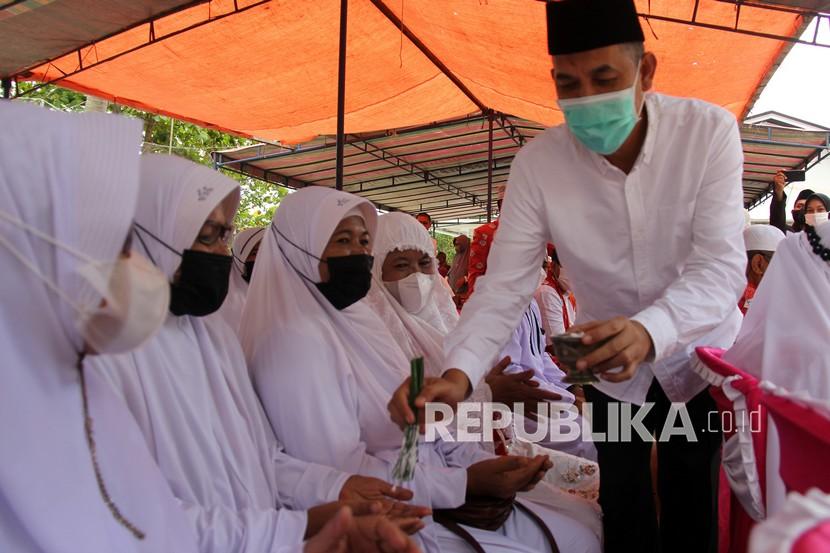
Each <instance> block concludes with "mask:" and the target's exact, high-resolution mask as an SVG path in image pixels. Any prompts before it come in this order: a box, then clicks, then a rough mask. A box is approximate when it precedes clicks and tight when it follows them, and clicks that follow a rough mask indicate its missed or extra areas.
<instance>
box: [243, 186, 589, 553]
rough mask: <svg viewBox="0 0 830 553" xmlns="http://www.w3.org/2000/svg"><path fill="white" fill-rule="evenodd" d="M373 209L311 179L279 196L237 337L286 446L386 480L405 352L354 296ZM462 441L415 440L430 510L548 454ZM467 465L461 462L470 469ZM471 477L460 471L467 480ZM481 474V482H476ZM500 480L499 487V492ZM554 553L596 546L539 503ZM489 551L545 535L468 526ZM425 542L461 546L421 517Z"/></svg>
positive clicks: (511, 521)
mask: <svg viewBox="0 0 830 553" xmlns="http://www.w3.org/2000/svg"><path fill="white" fill-rule="evenodd" d="M376 218H377V215H376V212H375V210H374V208H373V207H372V205H371V204H370V203H369V202H368V201H366V200H364V199H361V198H359V197H357V196H354V195H351V194H347V193H345V192H339V191H335V190H332V189H327V188H318V187H310V188H305V189H302V190H299V191H297V192H295V193H294V194H292V195H290V196H288V197H287V198H285V199H284V200H283V201H282V203H281V205H280V207H279V208H278V209H277V212H276V214H275V215H274V221H273V222H272V224H271V228H270V229H269V232H268V234H267V236H266V237H265V239H264V241H263V243H262V246H261V248H260V252H259V254H258V258H257V266H258V268H257V271H256V274H255V275H254V278H253V281H252V283H251V290H250V292H249V293H250V295H249V300H250V301H248V302H247V304H246V308H245V313H244V314H243V319H242V326H241V335H242V341H243V347H244V350H245V353H246V356H247V358H248V361H249V366H250V368H251V371H252V375H253V377H254V381H255V385H256V387H257V391H258V393H259V396H260V397H261V398H262V401H263V405H264V407H265V409H266V412H267V413H268V415H269V419H270V421H271V424H272V425H273V426H274V428H275V430H276V431H277V433H278V434H279V435H280V437H281V438H282V440H283V443H284V444H285V447H286V451H287V452H288V453H290V454H292V455H295V456H297V457H300V458H303V459H305V460H307V461H310V462H317V463H321V464H328V465H330V466H333V467H337V468H339V469H341V470H344V471H350V472H356V473H359V474H363V475H368V476H375V477H378V478H381V479H386V480H389V479H391V475H392V470H393V466H394V464H395V461H396V459H397V457H398V454H399V452H400V447H401V439H402V434H401V432H400V430H399V429H398V428H397V427H396V426H395V425H394V424H393V423H392V422H391V421H390V420H389V417H388V413H387V410H386V402H387V400H388V396H389V394H390V393H391V392H392V391H393V390H394V389H395V387H396V386H397V383H398V382H399V381H400V380H401V378H403V377H405V376H406V375H407V373H408V367H409V359H408V357H407V356H406V354H404V352H403V351H402V350H401V349H400V348H399V347H398V346H397V345H396V343H395V339H394V338H393V337H392V335H390V334H389V332H388V331H387V329H386V328H385V326H384V323H383V321H382V320H381V319H380V318H378V316H377V315H376V314H375V313H374V311H372V309H371V308H370V307H369V306H368V305H366V304H365V303H364V302H362V301H360V300H361V299H362V298H363V297H364V296H365V295H366V293H367V292H368V290H369V288H370V284H371V264H372V258H371V256H370V255H369V252H371V236H372V234H373V232H374V230H375V223H376ZM466 445H471V444H453V446H452V447H451V446H450V444H446V443H443V442H440V441H439V442H436V443H424V442H421V443H420V445H419V449H418V464H417V466H416V469H415V475H414V479H413V480H412V481H411V482H409V483H408V485H410V486H411V488H412V490H413V492H414V494H415V501H416V502H418V503H421V504H425V505H429V506H431V507H433V508H449V509H452V508H455V507H458V506H459V505H461V504H463V503H464V501H465V497H466V495H467V492H468V486H469V487H470V489H472V490H473V493H476V492H478V493H480V494H482V495H491V494H492V495H495V492H494V491H493V489H492V488H490V486H491V485H497V483H498V482H505V489H507V488H509V489H510V491H511V492H512V493H515V491H517V490H518V489H521V488H523V487H527V486H532V485H534V484H535V483H536V482H537V481H538V479H539V478H541V477H542V475H543V473H544V470H546V469H547V468H548V465H546V464H545V459H543V458H534V459H517V458H515V457H513V458H511V457H505V458H495V459H494V458H493V457H492V456H491V455H490V454H488V453H486V452H484V451H483V450H481V448H478V447H470V448H466V451H464V452H461V451H458V450H460V449H462V448H460V447H456V446H466ZM466 467H470V469H469V470H468V469H467V468H466ZM468 476H469V479H468ZM482 480H483V482H482ZM503 492H504V490H502V493H503ZM540 516H542V517H543V518H544V520H545V522H547V524H548V526H549V527H551V529H552V530H553V534H554V535H555V536H556V539H557V541H558V542H559V545H560V547H561V548H562V550H563V551H596V550H597V549H595V548H594V547H593V546H594V544H596V540H595V539H594V538H593V536H590V535H589V532H588V531H587V530H585V531H584V533H582V534H579V533H578V532H576V533H573V532H572V533H569V532H568V528H570V527H571V526H572V525H573V522H572V521H570V520H569V519H567V518H565V517H561V516H559V515H556V514H555V513H551V512H545V513H540ZM465 529H466V530H468V531H469V533H470V534H472V535H473V537H474V538H475V539H476V540H477V541H478V542H479V543H480V544H481V545H482V546H483V547H484V548H485V550H487V551H540V550H541V551H544V550H546V549H547V544H546V541H545V538H544V535H543V534H542V532H541V531H540V530H539V528H538V527H536V526H535V524H534V523H533V522H532V521H531V520H530V519H529V518H528V516H527V515H525V514H520V513H517V512H516V511H513V514H512V515H510V517H509V518H508V519H507V522H505V523H504V525H503V526H502V527H501V528H500V529H499V530H497V531H486V530H478V529H474V528H465ZM419 537H420V539H421V543H422V545H423V547H424V548H425V550H426V551H432V552H436V551H466V550H468V549H467V547H468V545H467V543H466V542H465V541H463V540H461V539H460V538H458V537H456V536H455V535H454V534H452V533H450V532H449V531H447V530H445V529H444V528H441V527H439V526H438V525H436V524H429V525H427V527H426V528H425V529H424V530H422V531H421V532H420V533H419Z"/></svg>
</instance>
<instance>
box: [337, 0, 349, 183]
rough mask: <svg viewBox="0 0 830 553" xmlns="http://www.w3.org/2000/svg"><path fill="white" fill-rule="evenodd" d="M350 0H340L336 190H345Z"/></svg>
mask: <svg viewBox="0 0 830 553" xmlns="http://www.w3.org/2000/svg"><path fill="white" fill-rule="evenodd" d="M348 8H349V0H340V52H339V54H338V55H339V59H338V69H337V168H336V172H335V188H337V190H343V152H344V146H345V142H346V133H345V130H344V129H345V124H344V123H345V122H344V119H345V116H346V34H347V31H348V29H347V21H348V13H347V12H348Z"/></svg>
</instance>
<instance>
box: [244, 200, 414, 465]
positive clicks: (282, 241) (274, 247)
mask: <svg viewBox="0 0 830 553" xmlns="http://www.w3.org/2000/svg"><path fill="white" fill-rule="evenodd" d="M355 207H356V208H358V209H360V211H361V213H362V215H363V220H364V223H365V225H366V228H367V230H368V231H369V234H370V235H372V236H374V234H375V227H376V222H377V213H376V212H375V209H374V207H373V206H372V204H371V203H369V202H368V201H367V200H364V199H362V198H360V197H358V196H355V195H352V194H348V193H346V192H339V191H336V190H332V189H330V188H323V187H309V188H304V189H302V190H298V191H297V192H295V193H293V194H291V195H289V196H287V197H286V198H284V199H283V200H282V202H281V203H280V206H279V208H277V211H276V213H275V214H274V220H273V222H272V223H271V227H270V228H269V230H268V233H267V234H266V236H265V239H264V240H263V241H262V244H261V245H260V248H259V253H258V254H257V269H256V271H255V274H254V276H253V278H252V279H251V286H250V288H249V290H248V301H247V302H246V305H245V310H244V313H243V315H242V324H241V326H240V335H241V338H242V346H243V350H244V351H245V357H246V358H247V360H248V365H249V368H250V370H251V374H252V375H253V377H254V381H255V383H256V385H257V388H258V390H259V392H260V397H262V401H263V404H264V405H265V407H266V410H267V411H268V414H269V416H270V418H271V423H272V424H273V425H274V427H275V430H276V432H277V433H278V435H279V436H280V439H281V440H282V441H283V442H284V443H285V445H286V449H287V451H288V452H289V453H291V452H292V441H293V439H292V438H293V437H292V436H289V435H283V434H284V433H283V432H282V430H281V429H282V428H283V424H282V422H283V421H279V420H275V416H274V412H273V410H271V409H269V405H270V404H271V403H272V402H271V401H270V400H271V398H269V397H267V395H265V394H263V388H262V385H261V384H262V383H263V381H265V380H266V379H268V380H269V382H276V380H279V381H280V382H284V383H285V384H286V385H289V383H291V382H292V380H293V379H294V377H295V375H296V372H297V371H298V370H300V369H299V367H301V366H302V367H315V366H318V365H319V366H320V367H321V368H323V367H326V368H328V367H331V366H332V365H334V366H336V367H341V368H344V369H347V370H350V371H352V372H354V373H355V374H356V376H357V377H358V378H360V379H361V381H362V382H363V383H364V388H365V390H370V391H371V393H368V394H367V395H366V397H365V400H364V401H363V402H361V410H360V411H361V412H360V426H361V430H363V431H364V432H365V433H367V434H370V435H371V436H372V437H373V440H372V443H371V444H370V447H372V448H373V449H388V448H395V449H397V448H398V447H400V440H401V433H400V431H399V430H398V428H397V427H396V426H395V425H394V424H393V423H392V422H391V421H390V420H389V415H388V411H387V409H386V403H387V402H388V401H389V397H390V394H391V392H392V391H393V390H395V389H396V388H397V386H398V385H399V384H400V383H401V382H402V381H403V379H404V378H406V377H407V376H408V375H409V359H407V358H406V357H405V356H404V355H403V352H401V350H400V349H399V348H395V347H390V342H391V337H390V336H389V333H388V332H387V331H386V329H385V328H384V327H383V325H382V324H381V322H380V320H379V319H378V317H377V316H376V315H375V314H374V312H373V311H372V310H371V309H370V308H369V307H368V306H367V305H366V304H365V303H364V302H363V301H359V302H357V303H355V304H352V305H350V306H349V307H347V308H345V309H343V310H342V311H338V310H337V309H335V308H334V306H332V305H331V303H330V302H329V301H328V300H327V299H326V298H325V297H324V296H323V294H322V293H321V292H320V291H319V290H318V289H317V287H316V286H315V285H314V284H313V283H318V282H320V271H319V260H318V258H319V257H321V256H322V254H323V251H324V250H325V248H326V245H327V244H328V241H329V239H330V238H331V235H332V233H333V232H334V230H335V228H337V225H338V224H339V223H340V221H341V220H342V219H343V218H345V217H346V216H348V215H349V212H350V211H351V210H352V209H354V208H355ZM309 254H310V255H309ZM314 256H316V257H314ZM310 340H311V342H313V345H312V343H310ZM332 357H333V358H332ZM380 367H382V368H383V370H379V368H380ZM303 370H306V369H303ZM271 378H274V379H276V380H271ZM283 379H285V380H283ZM334 385H335V383H332V386H334ZM284 403H285V404H287V402H284ZM313 407H315V406H314V405H309V408H313ZM286 415H287V416H288V417H289V420H290V419H294V418H295V417H298V416H300V417H301V416H302V414H301V413H291V414H288V413H286ZM285 423H286V424H288V425H290V422H289V421H285ZM301 438H302V439H303V440H307V439H308V437H307V436H305V437H301ZM370 452H371V451H370ZM307 460H309V461H318V459H307Z"/></svg>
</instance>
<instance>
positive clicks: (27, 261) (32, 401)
mask: <svg viewBox="0 0 830 553" xmlns="http://www.w3.org/2000/svg"><path fill="white" fill-rule="evenodd" d="M0 121H2V122H3V130H2V132H0V215H2V216H0V267H3V277H2V280H3V283H2V286H0V305H2V310H0V351H2V352H3V363H2V369H1V370H2V374H3V384H2V386H0V444H2V446H1V447H2V452H3V453H2V455H3V459H2V462H0V550H2V551H8V552H14V553H25V552H32V553H35V552H37V553H41V552H44V551H48V552H50V553H59V552H78V551H82V552H83V553H99V552H100V553H112V552H115V551H117V552H119V553H122V552H123V553H129V552H142V551H146V552H148V553H157V552H160V551H176V552H183V553H187V552H195V551H196V536H195V534H194V533H193V531H192V528H191V527H190V525H189V523H188V521H187V519H186V518H185V516H184V513H183V512H182V510H181V508H180V507H179V505H178V503H177V502H176V499H175V498H174V496H173V494H172V493H171V490H170V487H169V486H168V484H167V482H166V480H165V479H164V477H163V476H162V474H161V473H160V472H159V470H158V467H157V466H156V464H155V462H154V460H153V458H152V457H151V455H150V453H149V451H148V450H147V445H146V443H145V442H144V439H143V437H142V436H141V433H140V432H139V430H138V428H136V425H135V422H134V421H133V420H132V417H131V416H130V413H129V412H128V411H127V409H126V407H125V406H124V404H123V402H122V401H121V400H120V399H119V398H118V397H117V396H116V395H115V394H113V393H112V391H111V390H110V389H109V388H108V387H107V386H105V385H102V384H103V383H101V382H100V381H99V380H98V379H97V378H96V375H94V374H93V371H91V370H89V368H88V367H89V364H88V362H89V360H90V359H92V358H93V357H94V356H92V355H90V356H87V358H86V360H85V361H84V363H83V365H84V369H83V371H84V375H85V380H86V386H85V392H86V398H87V400H88V407H89V416H90V419H89V420H90V421H91V425H92V427H91V434H92V436H93V438H94V443H95V448H94V460H95V462H97V466H98V469H99V474H100V477H101V479H102V485H103V486H104V488H105V490H106V492H107V494H108V496H109V498H110V499H111V500H112V502H113V508H112V509H110V508H109V507H108V506H107V504H106V502H105V498H104V497H103V490H102V489H99V483H98V482H97V481H96V473H95V469H94V465H93V462H94V461H93V452H92V451H91V448H90V447H89V446H88V445H87V438H86V436H85V431H84V424H85V421H84V413H83V400H82V382H81V372H80V371H79V370H78V368H76V364H77V362H78V357H79V352H81V351H82V350H83V349H84V339H83V337H82V333H81V330H80V325H79V320H78V317H79V315H78V313H77V312H76V311H75V308H74V307H72V306H71V305H70V302H73V303H75V304H76V305H77V306H79V307H82V308H84V309H94V308H97V306H98V305H99V304H100V302H101V299H102V296H101V294H100V293H98V292H96V291H95V290H94V289H93V288H92V287H91V286H90V285H89V284H88V283H87V282H86V281H84V280H83V279H82V278H80V277H79V273H78V271H79V269H81V267H82V266H84V265H86V264H87V263H88V261H85V260H83V259H81V258H80V256H83V257H88V258H92V259H94V260H97V261H98V262H100V263H102V264H109V263H112V262H114V261H115V260H116V259H117V258H118V256H119V252H120V251H121V250H122V248H123V246H124V243H125V240H126V238H127V236H128V235H129V232H130V225H131V223H132V219H133V215H134V212H135V205H136V195H137V191H138V152H139V149H140V145H141V125H140V124H139V123H138V122H137V121H136V120H130V119H127V118H122V117H116V116H113V115H107V114H101V113H85V114H68V113H60V112H50V111H47V110H45V109H41V108H38V107H35V106H32V105H30V104H26V103H24V102H8V101H0ZM9 217H11V218H12V219H14V220H16V221H21V222H22V224H23V225H28V226H30V227H32V228H30V229H28V230H27V229H25V228H23V227H22V225H21V224H19V223H16V222H11V221H10V220H9ZM38 233H43V234H42V235H40V236H38ZM50 237H51V238H50ZM51 240H55V241H57V242H59V243H60V244H62V245H63V246H56V245H55V244H52V243H50V241H51ZM70 251H74V252H76V253H77V254H80V256H79V255H76V254H75V253H70ZM13 252H16V254H17V255H15V253H13ZM18 256H19V257H18ZM27 265H28V267H27ZM38 274H39V275H40V276H38ZM46 282H49V283H50V284H51V285H52V286H55V287H56V288H57V289H58V290H59V291H60V293H57V292H56V291H55V290H54V289H52V288H51V287H50V285H47V284H46ZM115 510H117V511H115ZM116 512H117V513H120V515H121V516H122V517H123V519H124V520H123V522H121V521H119V520H116ZM128 525H130V526H131V527H132V528H133V530H131V529H130V528H128ZM140 534H141V535H143V538H139V537H138V536H139V535H140Z"/></svg>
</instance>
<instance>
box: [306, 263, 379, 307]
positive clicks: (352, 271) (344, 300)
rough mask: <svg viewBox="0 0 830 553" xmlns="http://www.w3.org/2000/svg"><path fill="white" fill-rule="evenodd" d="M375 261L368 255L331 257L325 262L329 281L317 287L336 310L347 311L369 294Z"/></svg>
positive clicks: (320, 283) (319, 283)
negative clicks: (327, 267)
mask: <svg viewBox="0 0 830 553" xmlns="http://www.w3.org/2000/svg"><path fill="white" fill-rule="evenodd" d="M374 261H375V258H374V257H372V256H371V255H366V254H356V255H343V256H340V257H329V258H328V259H326V260H325V261H324V263H327V264H328V266H329V281H328V282H318V283H316V284H315V286H317V289H318V290H320V292H321V293H322V294H323V295H324V296H325V297H326V299H327V300H329V302H330V303H331V304H332V305H333V306H334V308H335V309H337V310H338V311H340V310H342V309H346V308H347V307H349V306H350V305H352V304H353V303H356V302H358V301H360V300H361V299H363V298H364V297H366V294H368V293H369V287H370V286H371V285H372V264H373V263H374Z"/></svg>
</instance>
